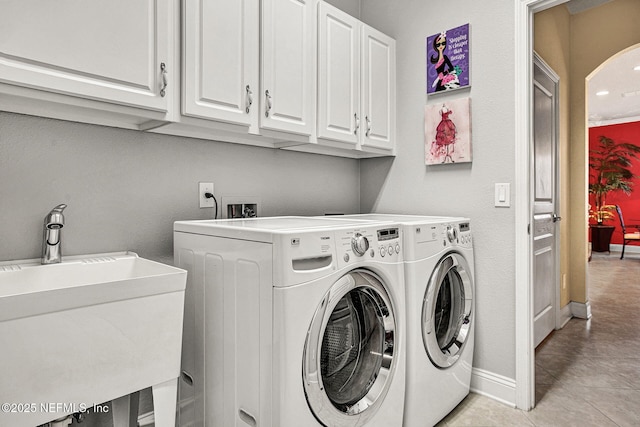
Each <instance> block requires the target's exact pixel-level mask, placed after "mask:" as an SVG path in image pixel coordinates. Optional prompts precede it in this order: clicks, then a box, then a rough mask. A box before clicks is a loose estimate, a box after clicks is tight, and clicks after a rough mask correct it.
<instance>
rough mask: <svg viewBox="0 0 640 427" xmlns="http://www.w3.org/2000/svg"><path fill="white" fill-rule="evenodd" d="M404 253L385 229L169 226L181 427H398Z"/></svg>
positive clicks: (331, 222)
mask: <svg viewBox="0 0 640 427" xmlns="http://www.w3.org/2000/svg"><path fill="white" fill-rule="evenodd" d="M402 247H403V244H402V236H401V233H400V232H399V229H398V226H395V225H393V224H390V223H385V224H378V223H375V222H367V221H357V220H345V219H343V218H340V219H337V218H336V219H334V218H308V217H274V218H251V219H235V220H205V221H179V222H176V223H175V224H174V256H175V263H176V265H178V266H180V267H182V268H184V269H186V270H187V271H188V276H187V288H186V296H185V317H184V335H183V337H184V339H183V350H182V371H183V372H182V380H181V381H180V387H179V415H178V421H179V422H178V424H179V426H181V427H186V426H199V427H201V426H207V427H230V426H260V427H300V426H305V427H313V426H331V427H342V426H353V427H356V426H371V427H383V426H384V427H394V426H395V427H401V426H402V422H403V406H404V394H405V360H406V357H405V351H406V347H405V341H406V332H405V327H406V325H405V297H404V295H405V293H404V268H403V253H402Z"/></svg>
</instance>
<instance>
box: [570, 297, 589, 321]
mask: <svg viewBox="0 0 640 427" xmlns="http://www.w3.org/2000/svg"><path fill="white" fill-rule="evenodd" d="M569 305H570V306H571V313H572V314H573V316H574V317H579V318H580V319H591V303H590V302H589V301H587V302H575V301H571V302H570V303H569Z"/></svg>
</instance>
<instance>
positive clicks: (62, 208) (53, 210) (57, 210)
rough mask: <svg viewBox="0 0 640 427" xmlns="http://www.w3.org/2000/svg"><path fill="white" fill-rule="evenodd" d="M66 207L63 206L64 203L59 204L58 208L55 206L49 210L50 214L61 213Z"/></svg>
mask: <svg viewBox="0 0 640 427" xmlns="http://www.w3.org/2000/svg"><path fill="white" fill-rule="evenodd" d="M66 207H67V205H65V204H64V203H60V204H59V205H58V206H56V207H55V208H53V209H51V213H54V212H56V213H62V211H63V210H64V209H65V208H66Z"/></svg>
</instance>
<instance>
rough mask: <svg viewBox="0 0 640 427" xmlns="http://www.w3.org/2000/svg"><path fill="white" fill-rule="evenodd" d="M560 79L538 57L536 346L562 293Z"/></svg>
mask: <svg viewBox="0 0 640 427" xmlns="http://www.w3.org/2000/svg"><path fill="white" fill-rule="evenodd" d="M557 96H558V78H557V76H556V75H555V73H554V72H553V71H552V70H551V69H550V68H549V67H548V66H547V65H546V64H545V63H544V62H543V61H542V60H541V59H540V58H538V57H537V56H536V57H535V59H534V79H533V102H534V106H533V107H534V108H533V114H534V117H533V126H534V131H533V138H534V144H533V145H534V156H533V158H534V167H533V173H534V177H533V178H534V188H533V192H534V193H533V194H534V197H533V222H532V224H533V226H532V230H533V251H532V253H533V300H534V301H533V308H534V346H537V345H538V344H540V342H541V341H542V340H543V339H544V338H545V337H546V336H547V335H549V333H550V332H551V331H552V330H554V329H555V327H556V311H557V306H558V300H559V298H558V295H559V283H558V282H559V273H558V268H559V265H558V257H557V255H558V241H559V240H558V236H559V222H558V221H559V217H558V216H557V214H556V212H558V210H559V209H558V203H557V200H558V194H557V188H558V187H557V182H556V181H557V179H556V177H557V165H558V162H557V139H558V107H557V103H558V101H557Z"/></svg>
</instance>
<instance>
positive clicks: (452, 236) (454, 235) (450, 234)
mask: <svg viewBox="0 0 640 427" xmlns="http://www.w3.org/2000/svg"><path fill="white" fill-rule="evenodd" d="M447 239H449V242H451V243H453V242H454V241H456V240H458V229H457V228H456V227H452V226H450V225H449V226H447Z"/></svg>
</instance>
